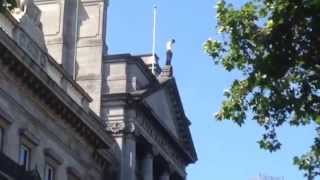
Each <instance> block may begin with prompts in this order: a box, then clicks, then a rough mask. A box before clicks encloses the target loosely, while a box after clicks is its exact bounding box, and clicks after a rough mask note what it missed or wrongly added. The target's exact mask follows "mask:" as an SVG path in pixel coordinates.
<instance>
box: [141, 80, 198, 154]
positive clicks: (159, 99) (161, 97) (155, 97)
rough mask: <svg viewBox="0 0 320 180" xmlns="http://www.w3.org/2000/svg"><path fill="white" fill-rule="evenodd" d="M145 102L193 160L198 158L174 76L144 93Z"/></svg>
mask: <svg viewBox="0 0 320 180" xmlns="http://www.w3.org/2000/svg"><path fill="white" fill-rule="evenodd" d="M144 102H145V103H147V105H148V106H149V107H150V108H151V110H152V111H153V113H154V114H155V115H156V116H157V119H158V121H159V122H160V123H161V124H162V125H163V126H164V127H165V128H166V129H167V130H168V131H169V132H170V134H172V135H174V136H175V137H176V139H177V140H178V141H179V143H180V144H181V145H182V146H183V147H184V149H185V150H186V151H187V152H188V154H189V155H190V156H191V157H192V159H193V160H196V159H197V155H196V152H195V148H194V144H193V140H192V137H191V133H190V129H189V126H190V121H189V119H188V118H187V117H186V115H185V113H184V109H183V105H182V102H181V99H180V95H179V91H178V88H177V84H176V81H175V79H174V78H170V79H166V80H165V81H162V82H160V85H159V86H156V87H153V88H151V89H149V90H148V91H147V92H146V93H145V94H144Z"/></svg>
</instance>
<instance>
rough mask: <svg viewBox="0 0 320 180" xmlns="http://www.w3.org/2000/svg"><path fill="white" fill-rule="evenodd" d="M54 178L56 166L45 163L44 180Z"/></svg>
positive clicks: (52, 179)
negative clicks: (49, 171)
mask: <svg viewBox="0 0 320 180" xmlns="http://www.w3.org/2000/svg"><path fill="white" fill-rule="evenodd" d="M48 170H51V177H49V176H48V175H50V173H48ZM55 178H56V167H55V166H54V165H52V164H50V163H48V162H46V163H45V166H44V180H55Z"/></svg>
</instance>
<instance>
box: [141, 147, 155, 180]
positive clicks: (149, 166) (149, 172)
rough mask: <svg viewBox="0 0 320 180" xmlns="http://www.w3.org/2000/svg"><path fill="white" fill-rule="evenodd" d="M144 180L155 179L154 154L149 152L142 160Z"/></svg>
mask: <svg viewBox="0 0 320 180" xmlns="http://www.w3.org/2000/svg"><path fill="white" fill-rule="evenodd" d="M142 173H143V180H153V154H152V153H151V152H147V153H146V154H145V156H144V157H143V160H142Z"/></svg>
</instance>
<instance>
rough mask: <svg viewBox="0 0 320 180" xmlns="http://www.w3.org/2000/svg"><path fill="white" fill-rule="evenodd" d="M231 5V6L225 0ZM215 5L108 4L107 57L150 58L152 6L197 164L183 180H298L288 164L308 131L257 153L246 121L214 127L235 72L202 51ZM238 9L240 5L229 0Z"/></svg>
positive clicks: (290, 133)
mask: <svg viewBox="0 0 320 180" xmlns="http://www.w3.org/2000/svg"><path fill="white" fill-rule="evenodd" d="M228 2H232V1H228ZM215 3H216V1H215V0H199V1H195V0H184V1H182V0H158V1H153V0H145V1H143V0H138V1H132V0H110V6H109V12H108V35H107V36H108V37H107V41H108V44H109V53H110V54H117V53H132V54H144V53H151V50H152V10H153V4H157V6H158V25H157V43H156V45H157V49H156V52H157V54H158V56H160V58H161V60H160V63H161V64H163V63H164V58H165V56H164V55H165V43H166V41H167V40H168V39H169V38H175V39H176V46H175V52H174V59H173V66H174V75H175V77H176V80H177V83H178V87H179V90H180V94H181V96H182V97H181V98H182V101H183V104H184V108H185V111H186V114H187V116H188V117H189V118H190V120H191V121H192V126H191V131H192V135H193V140H194V143H195V146H196V149H197V153H198V157H199V161H198V162H197V163H196V164H194V165H191V166H190V167H189V168H188V179H189V180H250V179H251V178H252V177H255V176H257V175H258V174H259V173H263V174H266V175H272V176H283V177H284V179H285V180H303V179H304V178H303V176H302V173H301V172H299V171H298V169H297V167H296V166H293V164H292V158H293V156H294V155H299V154H302V153H303V152H305V151H306V150H307V149H308V147H309V146H310V145H311V143H312V141H313V139H312V136H313V135H314V130H313V128H310V127H307V128H299V129H297V128H294V129H292V128H288V127H284V128H282V129H281V130H280V132H279V135H280V140H281V141H282V142H283V148H282V150H281V151H279V152H276V153H272V154H270V153H268V152H266V151H263V150H260V149H259V147H258V144H257V143H256V141H257V140H259V138H260V136H261V133H262V132H263V130H262V129H261V128H259V127H258V126H257V125H256V124H255V123H254V122H251V120H248V121H247V123H246V125H245V126H244V127H242V128H239V127H238V126H236V125H235V124H233V123H231V122H222V123H221V122H217V121H216V120H215V119H214V117H213V114H214V113H215V112H216V111H218V109H219V105H220V104H221V102H222V100H223V96H222V94H223V91H224V89H226V88H228V87H229V85H230V84H231V82H232V80H233V79H234V78H240V77H241V76H240V75H239V74H237V73H227V72H225V71H224V70H223V69H222V68H221V67H219V66H215V65H214V64H213V62H212V60H211V59H210V57H208V56H207V55H206V54H205V53H204V52H203V49H202V45H203V42H204V41H205V40H206V39H208V38H209V37H213V38H215V37H217V36H218V34H217V33H216V29H215V23H216V20H215V9H214V6H215ZM233 3H236V4H237V5H241V3H243V0H238V1H237V0H234V1H233Z"/></svg>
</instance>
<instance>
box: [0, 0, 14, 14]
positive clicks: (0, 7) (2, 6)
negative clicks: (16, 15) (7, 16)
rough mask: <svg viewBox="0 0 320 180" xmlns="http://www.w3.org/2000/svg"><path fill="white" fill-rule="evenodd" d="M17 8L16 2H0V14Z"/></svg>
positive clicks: (0, 0) (1, 0)
mask: <svg viewBox="0 0 320 180" xmlns="http://www.w3.org/2000/svg"><path fill="white" fill-rule="evenodd" d="M16 6H17V2H16V0H0V12H3V11H5V10H8V9H9V10H11V9H13V8H14V7H16Z"/></svg>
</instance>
